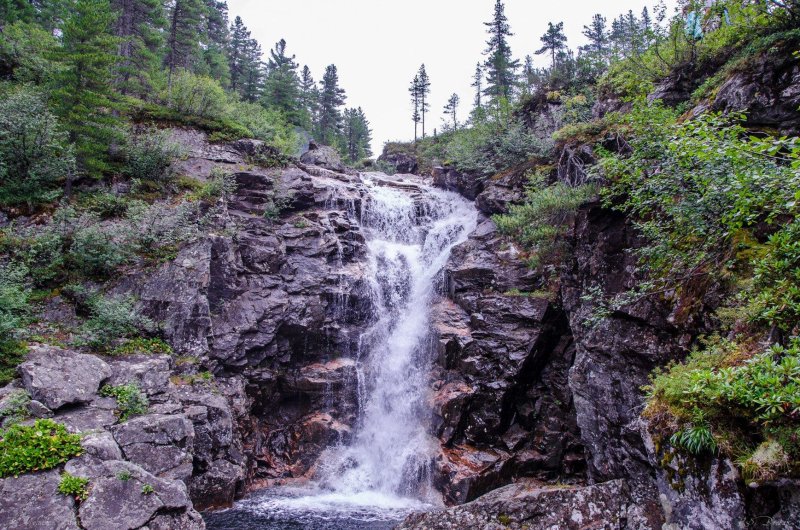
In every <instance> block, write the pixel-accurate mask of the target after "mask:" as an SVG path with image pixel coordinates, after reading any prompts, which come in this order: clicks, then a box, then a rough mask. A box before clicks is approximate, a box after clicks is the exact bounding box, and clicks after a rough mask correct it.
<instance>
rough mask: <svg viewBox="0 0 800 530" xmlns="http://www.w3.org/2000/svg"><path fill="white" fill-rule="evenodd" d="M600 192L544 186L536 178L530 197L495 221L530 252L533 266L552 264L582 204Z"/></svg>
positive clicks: (588, 186)
mask: <svg viewBox="0 0 800 530" xmlns="http://www.w3.org/2000/svg"><path fill="white" fill-rule="evenodd" d="M596 194H597V186H595V185H593V184H586V185H583V186H578V187H570V186H567V185H565V184H562V183H557V184H554V185H552V186H544V185H543V181H542V180H541V179H540V178H537V177H534V178H533V180H532V181H531V184H530V185H529V187H528V192H527V198H526V200H525V202H524V203H523V204H521V205H515V206H512V207H511V209H510V212H509V213H508V214H507V215H497V216H495V217H494V221H495V223H496V224H497V228H498V230H499V231H500V233H502V234H504V235H506V236H509V237H511V238H513V239H514V240H515V241H517V242H518V243H520V244H521V245H522V246H523V248H524V249H525V250H526V251H527V252H528V253H529V254H530V265H531V267H534V268H536V267H538V266H540V265H546V264H553V263H556V262H558V261H559V259H560V258H561V257H562V256H563V252H564V251H565V249H566V247H567V245H568V243H567V241H566V235H567V230H568V229H569V226H570V224H571V222H572V219H573V218H574V216H575V212H576V211H577V210H578V207H580V205H581V204H583V203H585V202H586V201H587V200H589V199H590V198H591V197H593V196H594V195H596Z"/></svg>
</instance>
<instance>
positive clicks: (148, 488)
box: [142, 484, 156, 495]
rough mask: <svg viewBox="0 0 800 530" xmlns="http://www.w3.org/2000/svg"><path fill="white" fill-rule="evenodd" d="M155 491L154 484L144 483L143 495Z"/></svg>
mask: <svg viewBox="0 0 800 530" xmlns="http://www.w3.org/2000/svg"><path fill="white" fill-rule="evenodd" d="M155 492H156V490H155V488H153V485H152V484H142V495H152V494H153V493H155Z"/></svg>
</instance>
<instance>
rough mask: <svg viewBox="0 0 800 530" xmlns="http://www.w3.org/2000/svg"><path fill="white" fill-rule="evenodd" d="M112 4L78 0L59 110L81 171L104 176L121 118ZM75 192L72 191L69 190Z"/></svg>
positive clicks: (66, 37)
mask: <svg viewBox="0 0 800 530" xmlns="http://www.w3.org/2000/svg"><path fill="white" fill-rule="evenodd" d="M115 18H116V17H115V14H114V12H113V11H112V10H111V5H110V4H109V0H76V1H75V4H74V6H73V7H72V9H71V15H70V16H69V17H68V18H67V19H66V21H65V23H64V28H63V37H62V39H63V45H62V48H61V50H60V52H59V55H60V57H59V59H60V60H61V62H62V64H63V65H64V68H63V70H62V71H61V72H60V74H59V75H58V78H57V82H56V89H55V90H54V93H53V95H54V98H55V100H56V108H57V111H58V114H59V115H60V117H61V119H62V122H63V123H64V125H65V128H66V129H67V130H68V131H69V136H70V140H71V141H72V142H73V143H74V144H75V154H76V161H77V163H78V169H79V170H80V171H81V172H83V173H84V174H88V175H92V176H100V175H101V174H102V173H103V172H104V171H106V170H108V169H109V161H108V160H109V147H110V144H111V142H112V140H113V137H114V134H115V126H116V124H117V118H116V117H115V116H114V113H113V112H112V110H113V109H114V108H115V102H114V98H113V97H114V95H113V91H112V88H111V86H112V82H111V81H112V77H113V70H112V69H113V67H114V65H115V62H116V56H115V52H116V47H117V39H115V38H114V37H113V36H112V34H111V31H112V24H113V23H114V21H115ZM68 191H69V190H68Z"/></svg>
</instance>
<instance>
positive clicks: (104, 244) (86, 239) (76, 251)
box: [68, 221, 130, 279]
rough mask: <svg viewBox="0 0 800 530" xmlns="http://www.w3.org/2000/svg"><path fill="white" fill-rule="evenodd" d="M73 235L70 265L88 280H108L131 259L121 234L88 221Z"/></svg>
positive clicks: (69, 257) (69, 256)
mask: <svg viewBox="0 0 800 530" xmlns="http://www.w3.org/2000/svg"><path fill="white" fill-rule="evenodd" d="M87 223H88V224H87V225H86V226H82V227H80V228H79V229H78V230H76V231H75V232H74V233H73V234H72V245H71V246H70V249H69V255H68V259H69V262H70V263H69V265H70V267H71V268H72V269H73V270H75V271H80V272H81V274H82V275H83V276H85V277H88V278H100V279H104V278H108V277H109V276H110V275H111V273H113V272H114V271H115V270H116V269H117V268H118V267H119V266H121V265H122V264H124V263H126V262H127V261H128V260H129V259H130V255H129V250H130V249H129V248H128V247H127V246H126V245H125V241H124V240H121V239H120V238H119V234H115V233H114V232H113V231H111V230H108V229H104V228H103V227H102V226H100V225H98V224H94V223H92V222H91V221H87Z"/></svg>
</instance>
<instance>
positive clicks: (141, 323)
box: [80, 294, 161, 351]
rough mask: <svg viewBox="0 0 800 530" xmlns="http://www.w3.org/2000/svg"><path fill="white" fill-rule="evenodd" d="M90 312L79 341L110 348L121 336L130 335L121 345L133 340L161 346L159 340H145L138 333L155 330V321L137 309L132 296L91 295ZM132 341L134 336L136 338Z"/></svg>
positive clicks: (140, 343)
mask: <svg viewBox="0 0 800 530" xmlns="http://www.w3.org/2000/svg"><path fill="white" fill-rule="evenodd" d="M87 306H88V309H89V311H90V316H89V318H88V319H87V320H86V322H85V323H84V324H83V328H82V330H81V338H80V342H82V343H84V344H87V345H89V346H91V347H93V348H95V349H98V350H100V351H106V350H108V349H109V348H110V347H111V346H112V345H113V344H114V343H115V342H117V341H119V340H120V339H129V340H128V341H127V342H124V343H123V344H121V345H120V346H119V347H121V348H125V347H126V344H130V345H131V347H133V348H135V347H136V346H137V345H138V346H145V347H146V346H152V347H155V348H160V347H161V344H159V343H145V342H144V341H143V340H142V339H140V338H138V337H137V336H138V335H139V333H141V332H142V331H152V330H153V328H154V324H153V322H152V321H151V320H150V319H148V318H147V317H144V316H142V315H141V314H140V313H139V312H138V311H137V310H136V301H135V300H134V299H133V298H131V297H113V296H102V295H99V294H94V295H90V296H89V298H88V299H87ZM137 339H138V343H137V342H134V343H133V344H131V340H137Z"/></svg>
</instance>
